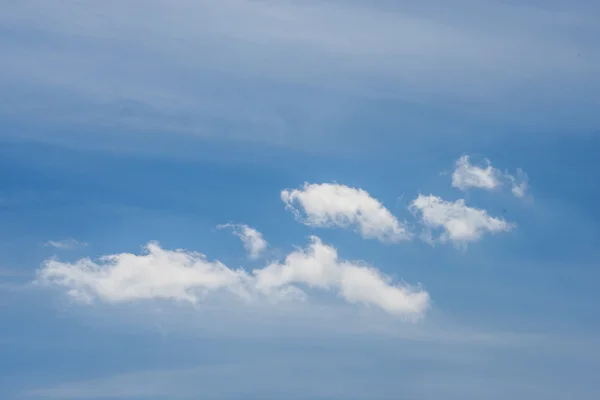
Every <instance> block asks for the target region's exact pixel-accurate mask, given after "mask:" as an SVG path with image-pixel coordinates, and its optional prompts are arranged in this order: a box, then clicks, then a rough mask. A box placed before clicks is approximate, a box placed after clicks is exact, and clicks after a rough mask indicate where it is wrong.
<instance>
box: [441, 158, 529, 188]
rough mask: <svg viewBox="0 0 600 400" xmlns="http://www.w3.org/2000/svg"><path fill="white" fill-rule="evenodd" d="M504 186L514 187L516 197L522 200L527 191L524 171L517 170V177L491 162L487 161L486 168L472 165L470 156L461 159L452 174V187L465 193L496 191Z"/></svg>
mask: <svg viewBox="0 0 600 400" xmlns="http://www.w3.org/2000/svg"><path fill="white" fill-rule="evenodd" d="M504 184H510V185H511V186H512V189H511V191H512V193H513V195H515V197H519V198H522V197H524V196H525V193H526V191H527V175H526V174H525V173H524V172H523V170H521V169H518V170H517V176H514V175H511V174H509V173H507V172H501V171H500V170H499V169H497V168H494V167H493V166H492V164H491V162H490V160H487V159H486V160H485V166H484V167H483V166H477V165H474V164H471V162H470V158H469V156H468V155H464V156H462V157H460V158H459V159H458V160H457V161H456V164H455V169H454V172H453V173H452V186H453V187H455V188H457V189H460V190H462V191H465V190H467V189H470V188H476V189H483V190H494V189H496V188H498V187H500V186H503V185H504Z"/></svg>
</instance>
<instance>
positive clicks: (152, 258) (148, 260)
mask: <svg viewBox="0 0 600 400" xmlns="http://www.w3.org/2000/svg"><path fill="white" fill-rule="evenodd" d="M145 250H146V251H145V253H144V254H142V255H137V254H130V253H122V254H114V255H108V256H104V257H101V258H100V259H99V260H98V262H95V261H92V260H90V259H88V258H84V259H81V260H78V261H76V262H75V263H73V264H71V263H63V262H60V261H57V260H48V261H46V262H45V263H44V265H43V267H42V269H41V270H40V271H39V272H38V280H39V281H40V282H43V283H46V284H52V285H58V286H62V287H66V288H67V289H68V294H69V295H70V296H72V297H74V298H76V299H78V300H81V301H85V302H89V301H92V300H93V299H99V300H101V301H104V302H109V303H119V302H125V301H130V300H143V299H171V300H178V301H188V302H191V303H196V302H197V301H198V300H199V299H200V298H201V296H203V295H205V294H206V293H208V292H210V291H215V290H219V289H227V290H230V291H232V292H233V293H235V294H238V295H243V294H244V290H243V289H244V282H245V281H246V280H247V279H248V276H247V274H246V273H245V272H244V271H243V270H231V269H229V268H227V267H226V266H225V265H224V264H222V263H220V262H219V261H215V262H210V261H208V260H207V258H206V256H205V255H203V254H201V253H196V252H187V251H184V250H175V251H171V250H164V249H162V248H161V247H160V246H159V244H158V243H156V242H150V243H148V245H146V247H145Z"/></svg>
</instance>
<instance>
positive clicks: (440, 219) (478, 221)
mask: <svg viewBox="0 0 600 400" xmlns="http://www.w3.org/2000/svg"><path fill="white" fill-rule="evenodd" d="M409 208H410V210H411V211H412V212H413V213H415V214H418V215H420V216H421V222H422V223H423V224H424V225H425V226H426V227H427V228H428V229H430V230H431V229H442V230H443V233H442V234H441V235H440V238H439V240H440V241H442V242H445V241H452V242H454V243H457V244H466V243H467V242H472V241H476V240H478V239H480V238H481V237H482V236H483V234H485V233H486V232H487V233H497V232H507V231H509V230H511V229H512V228H513V226H514V225H513V224H511V223H509V222H506V221H505V220H504V219H501V218H495V217H492V216H490V215H488V213H487V212H486V211H485V210H481V209H477V208H472V207H468V206H467V205H466V204H465V201H464V200H463V199H460V200H457V201H454V202H452V201H445V200H443V199H441V198H439V197H437V196H433V195H429V196H424V195H419V196H418V197H417V198H416V199H415V200H413V201H412V202H411V204H410V206H409Z"/></svg>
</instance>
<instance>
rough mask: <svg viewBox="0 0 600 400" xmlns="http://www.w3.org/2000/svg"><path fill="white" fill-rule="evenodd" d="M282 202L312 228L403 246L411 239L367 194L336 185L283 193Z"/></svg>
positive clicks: (313, 186) (330, 184) (378, 203)
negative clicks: (351, 231)
mask: <svg viewBox="0 0 600 400" xmlns="http://www.w3.org/2000/svg"><path fill="white" fill-rule="evenodd" d="M281 200H282V201H283V202H284V203H285V205H286V207H287V208H288V209H289V210H291V211H292V212H293V213H294V215H295V217H296V219H297V220H298V221H300V222H302V223H304V224H305V225H308V226H312V227H321V228H323V227H328V228H333V227H336V228H350V227H352V228H354V229H355V230H356V231H357V232H358V233H359V234H360V235H361V236H362V237H363V238H365V239H377V240H379V241H381V242H392V243H395V242H400V241H402V240H408V239H410V237H411V235H410V233H409V232H408V230H407V229H406V227H405V226H404V224H403V223H401V222H400V221H398V219H397V218H396V217H395V216H394V215H392V213H391V212H390V211H389V210H388V209H387V208H385V207H384V206H383V204H381V202H379V201H378V200H377V199H375V198H373V197H372V196H371V195H370V194H369V193H368V192H367V191H365V190H363V189H357V188H353V187H349V186H345V185H341V184H337V183H322V184H316V183H315V184H310V183H305V184H304V186H303V187H302V188H301V189H293V190H289V189H286V190H283V191H282V192H281Z"/></svg>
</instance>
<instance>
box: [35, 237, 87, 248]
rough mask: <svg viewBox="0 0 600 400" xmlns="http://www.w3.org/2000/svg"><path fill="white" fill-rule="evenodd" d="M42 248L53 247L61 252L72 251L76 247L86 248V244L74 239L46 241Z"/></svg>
mask: <svg viewBox="0 0 600 400" xmlns="http://www.w3.org/2000/svg"><path fill="white" fill-rule="evenodd" d="M44 246H50V247H55V248H57V249H61V250H72V249H74V248H76V247H86V246H87V243H84V242H79V241H77V240H75V239H65V240H48V241H47V242H46V243H44Z"/></svg>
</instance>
